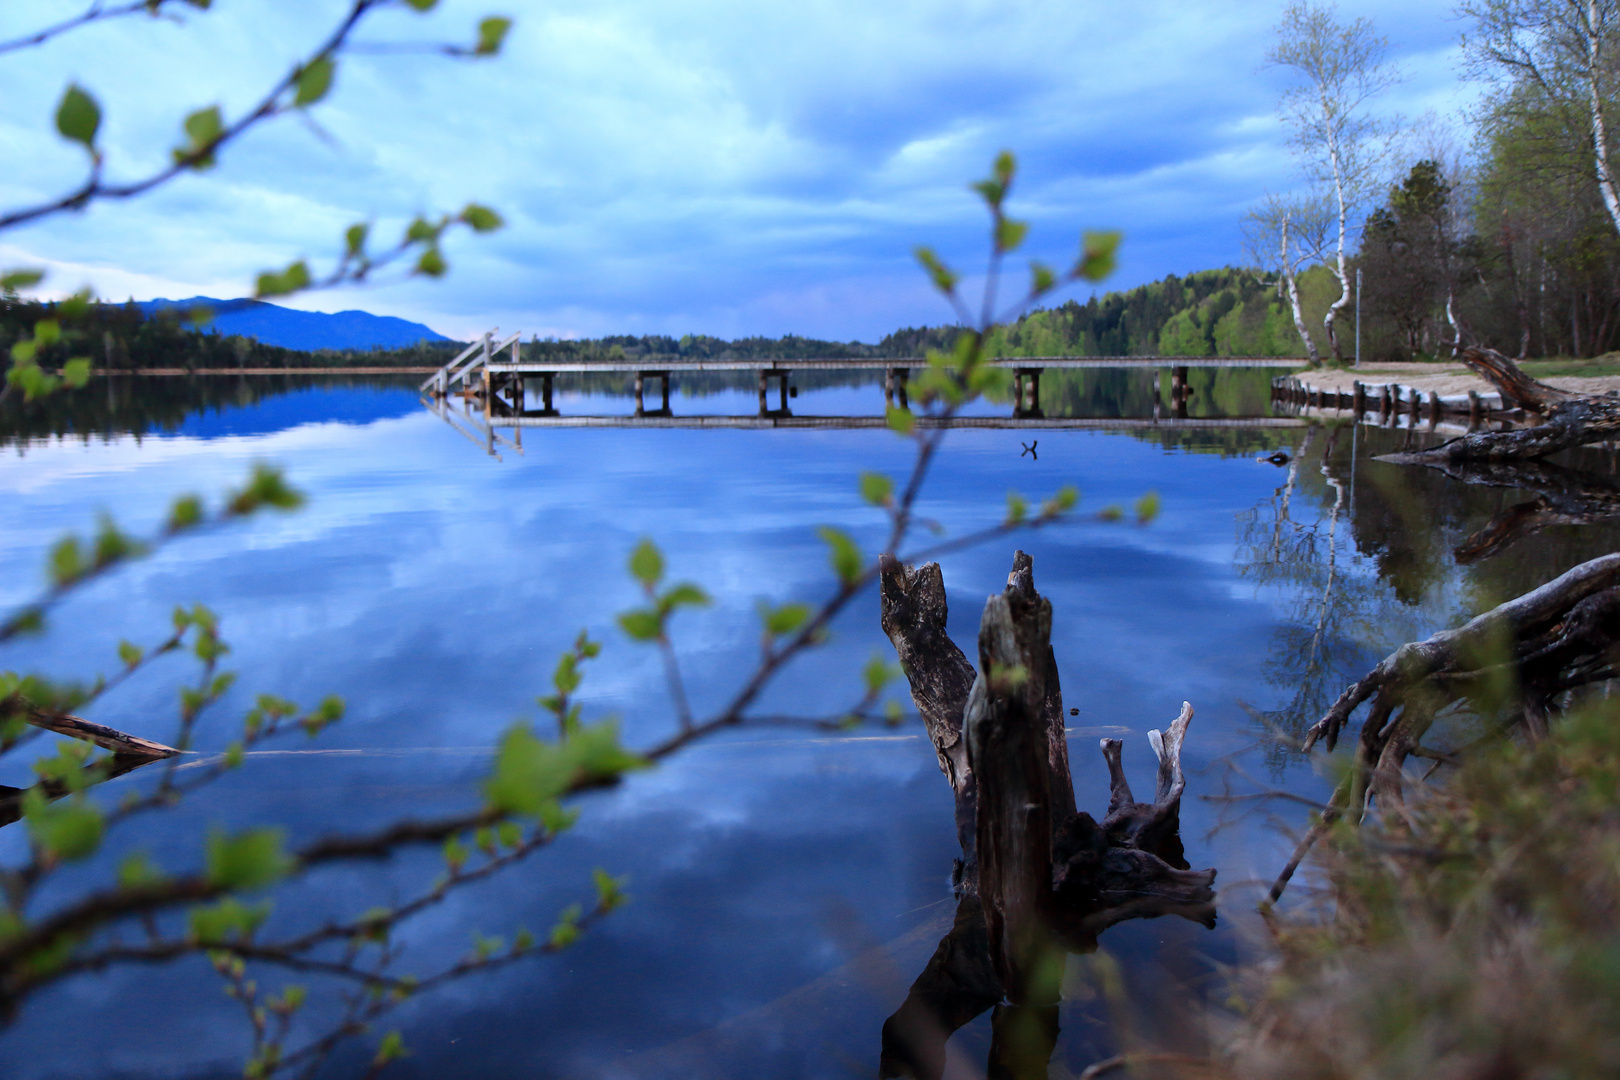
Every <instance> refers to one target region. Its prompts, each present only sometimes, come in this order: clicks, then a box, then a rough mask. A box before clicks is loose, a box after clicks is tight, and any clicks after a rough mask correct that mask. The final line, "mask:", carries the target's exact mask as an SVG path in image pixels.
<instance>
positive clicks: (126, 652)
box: [118, 641, 146, 667]
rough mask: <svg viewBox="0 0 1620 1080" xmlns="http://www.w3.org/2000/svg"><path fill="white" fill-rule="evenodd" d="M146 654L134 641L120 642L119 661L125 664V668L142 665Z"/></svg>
mask: <svg viewBox="0 0 1620 1080" xmlns="http://www.w3.org/2000/svg"><path fill="white" fill-rule="evenodd" d="M145 655H146V653H145V652H144V651H143V650H142V649H141V647H140V646H139V645H137V644H135V643H134V642H133V641H120V642H119V643H118V659H120V660H122V661H123V662H124V666H125V667H134V666H135V665H136V664H138V663H140V662H141V660H142V658H143V657H144V656H145Z"/></svg>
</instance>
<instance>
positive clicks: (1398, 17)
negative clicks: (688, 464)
mask: <svg viewBox="0 0 1620 1080" xmlns="http://www.w3.org/2000/svg"><path fill="white" fill-rule="evenodd" d="M1448 6H1449V5H1448V4H1447V3H1440V2H1434V0H1420V2H1418V3H1406V4H1402V5H1399V6H1396V5H1395V4H1393V3H1382V4H1377V5H1372V6H1369V7H1365V8H1362V9H1359V10H1358V11H1357V12H1352V13H1350V14H1359V13H1361V12H1362V11H1365V13H1366V14H1368V15H1370V16H1372V17H1373V18H1374V19H1375V20H1376V21H1377V22H1378V24H1379V26H1380V28H1381V29H1382V30H1383V31H1384V32H1385V33H1387V34H1388V35H1389V36H1390V37H1391V38H1392V39H1393V41H1394V43H1395V46H1396V54H1397V57H1398V58H1399V59H1401V60H1402V61H1403V62H1404V63H1405V65H1406V67H1407V69H1408V71H1409V73H1410V74H1411V78H1410V79H1409V81H1408V82H1407V84H1406V85H1405V86H1403V87H1402V88H1400V89H1399V90H1398V91H1396V92H1395V93H1393V94H1391V95H1390V96H1389V99H1388V105H1389V106H1390V107H1391V108H1393V109H1400V110H1403V111H1407V112H1410V113H1414V114H1415V113H1419V112H1423V111H1427V110H1434V111H1437V112H1440V113H1442V114H1444V113H1448V112H1455V111H1456V109H1457V108H1458V107H1459V106H1460V105H1461V104H1462V103H1464V102H1466V101H1467V100H1469V99H1470V90H1469V88H1468V87H1466V86H1464V85H1462V84H1460V83H1459V82H1458V81H1457V77H1456V74H1455V51H1456V46H1455V44H1454V37H1455V34H1456V30H1457V26H1456V25H1455V23H1453V22H1450V21H1449V17H1448ZM343 7H344V5H342V4H339V3H337V2H335V0H282V2H279V3H276V2H271V0H260V2H258V3H248V2H247V0H243V2H242V3H239V4H235V5H231V6H230V7H228V8H219V9H217V10H214V11H211V12H208V13H206V14H196V15H193V16H191V17H189V18H188V20H187V24H186V25H184V26H174V25H170V24H168V23H164V22H159V21H154V20H148V19H139V20H126V21H123V22H119V23H115V24H109V25H106V26H102V27H98V28H92V29H90V30H86V31H83V32H81V34H79V35H78V36H76V37H70V38H65V39H63V40H61V41H59V42H55V43H53V44H51V45H49V46H47V47H45V48H43V49H39V50H34V51H31V52H24V53H19V54H12V55H11V56H9V57H6V58H4V60H3V62H0V92H3V93H4V94H5V96H6V100H7V102H8V103H9V104H10V106H11V107H10V108H9V109H8V110H7V114H6V116H5V117H0V139H4V140H5V143H6V145H7V146H8V147H12V148H14V149H15V151H16V155H15V158H16V159H15V167H13V168H10V169H8V173H7V175H6V176H4V177H0V205H4V206H7V207H12V206H18V205H24V204H27V203H29V202H31V201H34V200H39V199H43V198H47V197H49V196H50V195H51V194H52V193H53V192H60V191H62V190H65V189H66V188H67V187H68V186H70V185H71V184H73V183H74V182H75V181H76V180H77V179H78V178H79V177H81V176H82V173H83V168H84V161H83V155H82V153H79V152H77V150H76V148H74V147H72V146H70V145H68V144H65V143H63V142H62V140H60V139H57V138H55V136H54V134H53V133H52V132H51V131H50V123H49V118H50V115H51V111H52V109H53V108H54V103H55V100H56V96H57V95H58V94H59V93H60V91H61V88H62V86H63V85H64V84H65V83H66V82H68V81H70V80H77V81H79V82H81V83H83V84H84V85H85V86H86V87H88V88H90V89H91V90H92V91H94V92H95V93H96V94H97V95H98V96H99V97H100V98H101V99H102V101H103V102H104V104H105V106H106V114H107V121H106V125H105V141H106V147H107V151H108V161H109V166H108V167H109V172H110V174H112V175H118V176H135V175H140V174H142V173H143V172H144V171H146V170H150V169H152V168H155V167H157V166H159V165H160V164H161V163H162V161H163V160H164V155H165V154H166V153H167V151H168V148H169V146H171V145H172V144H173V143H175V142H177V141H178V122H179V119H180V118H181V117H182V116H183V115H184V114H185V113H186V112H187V111H189V110H190V109H194V108H197V107H199V106H201V105H206V104H209V103H211V102H214V101H219V102H222V103H223V104H224V105H225V107H226V110H227V113H228V114H239V113H240V111H241V110H243V109H245V108H247V107H249V106H250V105H251V103H252V102H253V101H254V100H255V95H257V94H258V93H261V92H262V90H263V88H264V87H266V86H269V85H271V84H272V83H273V82H274V80H275V79H276V78H277V77H278V76H279V75H280V74H282V73H284V72H285V71H286V70H287V69H288V68H289V67H290V66H291V65H292V64H294V63H296V62H297V59H298V58H299V57H300V56H303V55H306V54H307V53H308V51H309V50H310V49H311V48H313V47H314V45H315V44H316V43H317V42H318V41H319V39H320V36H321V34H322V33H323V31H324V30H325V29H326V28H328V27H329V26H330V25H332V23H333V22H334V20H335V19H336V18H337V17H339V15H340V14H341V11H342V8H343ZM507 7H508V8H509V9H510V11H509V13H510V14H511V15H513V16H514V18H515V19H516V26H515V28H514V30H513V32H512V35H511V37H510V38H509V39H508V43H507V48H506V50H505V53H504V54H503V55H502V56H501V57H500V58H499V59H496V60H493V61H478V62H457V61H450V60H446V59H444V58H438V57H429V56H401V55H367V56H356V57H353V58H351V59H349V60H346V61H345V62H344V63H343V65H342V66H341V67H340V69H339V73H338V79H337V83H336V86H335V89H334V92H333V94H332V96H331V98H330V99H329V101H328V102H326V103H323V105H322V106H320V107H319V108H318V109H316V110H315V112H314V115H313V119H314V121H315V124H318V125H319V126H318V127H316V126H315V124H304V123H300V122H298V121H297V120H294V119H287V120H281V121H278V122H276V123H275V124H272V125H268V126H266V127H264V128H262V129H259V130H257V131H255V132H253V133H251V134H250V135H249V136H247V137H246V138H244V139H243V140H242V142H241V143H240V144H239V145H237V146H235V147H233V148H232V149H231V150H230V151H229V152H228V153H227V154H226V155H225V158H224V160H223V161H222V162H221V164H220V166H219V167H218V168H217V169H215V170H213V171H211V172H210V173H208V174H206V175H203V176H197V177H187V178H184V179H182V180H181V181H178V182H176V183H175V184H173V185H170V186H169V187H167V188H165V189H162V190H160V191H158V192H155V193H153V194H152V195H149V196H146V197H144V198H141V199H138V200H133V201H130V202H127V203H122V204H117V205H104V206H98V207H95V208H92V209H91V210H89V211H88V212H86V213H82V214H70V215H59V216H56V217H53V218H51V219H48V220H46V221H44V222H41V223H39V224H37V225H33V226H29V227H26V228H22V229H17V230H13V231H11V232H10V233H9V234H8V235H7V236H6V238H5V240H6V243H7V245H9V246H8V249H7V251H8V255H7V258H8V259H12V258H13V257H15V261H16V262H32V263H34V264H44V265H49V266H52V267H59V268H61V272H60V273H59V274H58V275H57V276H56V280H55V284H57V285H59V286H60V287H61V288H64V289H67V288H72V287H75V286H76V285H77V284H78V283H79V281H78V277H83V276H85V275H89V276H90V277H91V278H92V279H93V280H95V282H96V284H97V285H98V287H99V288H100V289H101V290H102V291H103V292H104V293H106V294H107V295H111V296H117V295H120V294H121V293H123V292H125V291H129V290H133V291H135V293H136V295H137V296H144V295H146V294H147V292H150V293H153V294H157V293H161V292H168V293H169V294H171V295H172V294H174V293H176V292H181V291H185V289H182V288H181V283H186V288H187V289H189V288H190V287H191V284H192V283H194V284H195V285H196V287H197V291H207V292H213V293H231V292H239V291H241V290H242V289H244V288H245V287H246V286H247V284H248V283H249V282H250V281H251V280H252V277H253V275H254V274H255V273H257V272H258V271H261V270H264V269H267V268H271V267H278V266H282V265H285V264H286V263H287V262H289V261H291V260H292V259H294V258H298V257H303V256H309V257H312V258H315V259H317V260H320V259H322V258H327V259H329V258H330V257H332V256H333V255H335V254H336V253H337V251H338V249H339V243H340V236H341V232H342V229H343V228H344V227H345V226H346V225H347V224H349V223H351V222H354V221H369V222H372V223H373V224H374V227H375V230H376V234H377V235H378V236H379V237H391V236H397V235H398V233H399V231H400V230H402V229H403V228H404V226H405V225H406V224H408V222H409V221H410V219H411V217H412V216H414V215H415V214H417V213H434V212H440V211H444V210H451V211H453V210H456V209H459V207H460V206H462V205H463V204H465V203H466V202H467V201H469V200H473V199H477V200H479V201H483V202H488V203H490V204H492V205H494V206H496V207H498V208H499V209H500V210H501V212H502V213H503V214H504V215H505V216H506V218H507V220H508V222H509V228H508V229H506V230H505V231H503V232H501V233H499V234H495V235H494V236H492V237H478V238H470V237H469V238H460V237H458V238H457V239H455V240H454V241H452V243H451V244H450V246H449V252H448V253H449V255H450V257H451V263H452V268H453V269H452V273H451V275H450V277H449V278H448V279H446V280H445V281H442V282H424V281H417V280H410V279H405V280H393V281H389V282H384V283H380V284H378V285H375V286H373V287H372V288H371V289H370V290H369V291H367V292H365V293H363V294H360V295H355V294H353V293H344V294H342V295H320V294H315V295H310V296H307V297H304V298H301V299H300V300H298V301H297V302H298V303H299V304H301V305H304V306H308V307H311V308H317V309H323V310H337V309H339V308H350V307H356V306H362V307H365V308H367V309H369V310H373V311H377V312H379V313H383V314H392V315H400V316H404V317H407V318H411V319H415V320H419V321H424V322H427V323H428V324H429V325H432V326H434V327H435V328H436V329H439V330H441V331H442V332H445V333H448V334H451V335H469V334H473V333H476V332H479V331H481V330H483V329H486V328H487V327H488V326H489V325H492V324H496V323H498V324H500V325H502V326H506V327H521V328H523V329H524V330H525V331H529V332H536V333H541V334H547V333H550V334H561V335H589V334H601V333H611V332H624V331H632V332H655V331H656V332H670V333H682V332H686V331H698V332H706V333H717V334H726V335H735V334H745V333H763V334H771V335H776V334H782V333H789V332H793V333H803V334H813V335H817V336H823V337H830V338H839V339H846V338H855V337H858V338H862V339H866V340H872V339H875V338H876V337H879V336H881V335H882V334H883V333H885V332H887V331H888V330H890V329H892V328H894V327H897V326H901V325H908V324H911V325H915V324H917V323H922V322H938V321H940V320H941V319H942V318H944V317H945V314H946V313H945V311H944V309H943V308H942V307H941V306H940V305H939V304H938V302H937V300H936V299H935V298H933V297H931V296H930V295H929V293H928V290H927V289H926V288H923V287H921V286H920V284H919V278H918V276H917V272H916V270H915V269H914V268H913V267H912V265H911V263H910V260H909V256H908V254H907V253H908V252H909V251H910V249H911V248H912V247H913V246H914V245H916V244H918V243H925V242H926V243H930V244H934V245H935V246H937V247H938V248H939V249H940V250H941V251H942V252H943V253H945V254H946V255H947V256H948V257H950V258H953V259H955V260H958V261H960V262H961V263H962V264H963V265H964V266H972V265H977V264H978V262H979V261H980V259H981V257H982V256H981V252H982V245H983V229H984V222H983V216H982V210H981V209H979V208H978V207H976V205H975V203H974V199H973V197H972V196H971V195H970V194H969V193H968V192H967V190H966V187H965V183H966V181H967V180H969V179H971V178H973V177H976V176H978V175H981V174H982V173H983V171H984V170H985V167H986V165H987V163H988V161H989V159H990V157H991V156H992V155H993V154H994V153H995V152H996V151H997V150H999V149H1001V148H1003V147H1008V148H1011V149H1014V150H1015V151H1016V152H1017V153H1018V154H1019V156H1020V159H1021V162H1022V164H1023V175H1022V178H1021V181H1020V186H1019V189H1018V192H1017V198H1016V200H1015V209H1016V210H1017V212H1019V213H1023V214H1025V215H1026V216H1028V217H1029V218H1030V219H1031V220H1032V222H1033V225H1034V231H1033V243H1034V246H1035V248H1037V249H1038V253H1039V254H1042V255H1043V256H1048V257H1052V258H1056V259H1061V258H1063V257H1064V256H1066V255H1068V254H1069V253H1070V252H1071V251H1072V249H1073V246H1074V243H1075V240H1076V238H1077V236H1078V233H1079V232H1080V230H1082V229H1085V228H1095V227H1116V228H1121V229H1124V230H1125V232H1126V236H1127V241H1126V246H1125V248H1124V252H1123V258H1122V262H1121V269H1120V273H1119V275H1118V276H1117V278H1116V279H1115V281H1114V282H1113V283H1112V284H1115V285H1124V286H1128V285H1132V284H1136V283H1139V282H1141V281H1145V280H1151V279H1156V278H1158V277H1161V276H1163V275H1164V274H1165V273H1169V272H1185V271H1188V270H1193V269H1198V268H1201V267H1205V266H1215V265H1221V264H1223V263H1227V262H1232V261H1236V260H1237V259H1238V258H1239V257H1240V248H1239V244H1238V236H1237V217H1238V215H1239V214H1241V212H1242V209H1243V208H1244V207H1245V206H1247V205H1249V204H1250V203H1251V202H1252V201H1254V200H1255V199H1257V198H1258V197H1259V196H1260V195H1261V194H1262V193H1263V192H1264V191H1266V190H1268V189H1269V190H1276V189H1279V188H1286V187H1288V186H1291V185H1292V184H1294V183H1295V182H1297V180H1296V170H1295V168H1294V165H1293V163H1292V160H1291V158H1290V157H1289V154H1288V152H1287V149H1286V146H1285V144H1284V132H1283V131H1282V129H1281V127H1280V125H1279V124H1278V123H1277V121H1276V120H1275V118H1274V115H1273V107H1274V104H1275V101H1276V97H1277V94H1278V93H1279V91H1280V89H1281V88H1282V86H1283V82H1282V78H1281V75H1280V73H1278V72H1276V71H1271V70H1266V69H1264V68H1263V66H1262V60H1263V56H1264V52H1265V49H1266V47H1267V45H1268V44H1269V41H1270V35H1271V30H1270V26H1271V25H1272V23H1273V21H1274V20H1275V17H1276V14H1277V12H1276V11H1275V10H1272V9H1271V8H1269V7H1250V6H1241V7H1239V6H1233V5H1223V4H1215V3H1201V4H1186V3H1172V2H1169V0H1153V2H1148V3H1138V4H1135V5H1120V4H1105V3H1101V2H1098V0H1086V2H1084V3H1080V4H1076V3H1074V2H1072V0H1069V2H1060V0H1017V2H1005V0H1004V2H1001V3H989V2H981V0H935V2H921V0H916V2H898V3H891V4H886V5H870V4H861V3H856V2H855V0H825V2H822V3H817V4H791V5H790V4H770V5H766V4H758V3H755V2H751V0H749V2H745V0H694V2H690V3H683V4H680V5H670V4H659V3H654V2H652V0H593V2H591V3H585V2H583V0H560V2H555V3H545V4H542V3H538V2H532V0H531V2H524V3H513V4H508V5H507ZM53 10H54V5H51V4H48V3H46V2H45V0H25V2H14V3H10V4H7V5H6V6H5V9H4V10H3V11H0V37H3V36H9V35H10V34H13V33H15V32H18V31H20V30H23V29H26V28H28V27H31V26H34V25H38V24H43V23H45V22H47V21H49V19H50V18H51V16H52V12H53ZM485 13H486V12H485V9H484V8H483V7H482V6H481V5H480V4H475V3H473V2H471V0H444V2H443V3H441V4H440V5H439V8H438V9H437V10H436V11H435V12H434V13H433V14H432V15H431V16H428V17H425V18H424V17H417V16H413V15H411V14H410V13H408V12H387V13H384V15H383V16H380V17H378V18H377V20H376V21H375V23H374V24H368V27H367V28H366V30H365V31H364V33H363V34H362V37H363V38H364V39H365V40H369V41H373V42H391V43H398V42H408V41H427V40H471V35H472V27H473V25H474V24H475V22H476V20H477V18H478V17H480V16H481V15H483V14H485ZM7 265H11V263H10V262H8V263H7ZM75 275H77V276H75Z"/></svg>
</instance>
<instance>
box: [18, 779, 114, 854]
mask: <svg viewBox="0 0 1620 1080" xmlns="http://www.w3.org/2000/svg"><path fill="white" fill-rule="evenodd" d="M22 809H23V816H24V817H25V818H27V819H28V836H29V838H30V839H31V840H33V842H34V844H35V845H36V846H37V847H39V848H40V849H41V850H42V851H45V852H47V853H49V854H50V855H53V856H55V857H56V858H58V859H63V860H65V861H68V862H72V861H73V860H75V859H82V858H84V857H85V856H87V855H89V854H91V853H92V852H94V851H95V850H96V848H98V847H100V846H101V834H102V832H103V830H104V829H105V827H106V822H105V820H104V819H103V817H102V814H101V810H100V808H99V807H97V806H96V804H95V803H93V802H90V801H89V800H87V799H85V798H84V797H83V796H82V795H81V796H77V797H75V798H72V799H66V800H63V801H62V802H58V803H52V802H51V801H50V800H49V799H47V798H46V797H45V794H44V793H43V792H42V791H40V790H39V788H37V787H34V788H29V789H28V792H27V794H26V795H24V796H23V808H22Z"/></svg>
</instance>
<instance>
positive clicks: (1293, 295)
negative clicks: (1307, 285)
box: [1282, 214, 1322, 367]
mask: <svg viewBox="0 0 1620 1080" xmlns="http://www.w3.org/2000/svg"><path fill="white" fill-rule="evenodd" d="M1282 276H1283V281H1284V283H1286V284H1287V286H1288V306H1289V307H1290V308H1291V309H1292V310H1293V313H1294V329H1295V330H1297V331H1299V338H1300V340H1301V341H1303V342H1304V343H1305V355H1307V356H1309V357H1310V360H1311V367H1320V366H1321V364H1322V358H1321V357H1320V356H1318V355H1317V353H1316V342H1315V341H1312V340H1311V332H1310V331H1309V330H1307V329H1306V328H1305V311H1304V309H1303V308H1302V307H1300V303H1299V284H1298V282H1296V281H1295V280H1294V260H1293V258H1292V257H1291V256H1290V255H1289V254H1288V215H1287V214H1284V215H1283V219H1282Z"/></svg>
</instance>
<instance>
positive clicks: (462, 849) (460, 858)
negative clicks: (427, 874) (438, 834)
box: [444, 836, 468, 875]
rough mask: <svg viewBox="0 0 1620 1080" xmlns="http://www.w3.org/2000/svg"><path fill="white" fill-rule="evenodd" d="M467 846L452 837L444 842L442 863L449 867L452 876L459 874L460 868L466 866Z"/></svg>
mask: <svg viewBox="0 0 1620 1080" xmlns="http://www.w3.org/2000/svg"><path fill="white" fill-rule="evenodd" d="M467 855H468V851H467V845H466V844H463V843H462V842H461V841H460V840H459V839H457V838H456V837H454V836H452V837H450V838H448V839H447V840H445V842H444V862H445V865H446V866H448V867H450V873H451V874H452V875H454V874H459V873H461V868H462V867H463V866H466V865H467Z"/></svg>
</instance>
